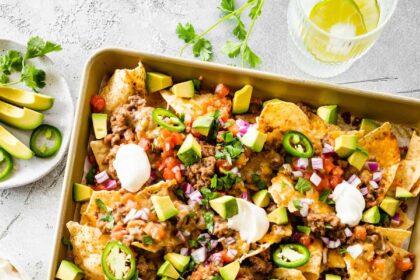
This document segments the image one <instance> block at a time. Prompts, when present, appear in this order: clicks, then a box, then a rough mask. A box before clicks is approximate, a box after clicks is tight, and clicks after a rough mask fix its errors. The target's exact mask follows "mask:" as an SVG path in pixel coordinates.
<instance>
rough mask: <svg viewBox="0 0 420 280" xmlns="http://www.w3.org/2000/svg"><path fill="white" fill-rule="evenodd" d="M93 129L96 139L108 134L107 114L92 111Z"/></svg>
mask: <svg viewBox="0 0 420 280" xmlns="http://www.w3.org/2000/svg"><path fill="white" fill-rule="evenodd" d="M92 123H93V131H94V132H95V137H96V139H102V138H104V137H105V136H106V135H107V134H108V115H107V114H100V113H93V114H92Z"/></svg>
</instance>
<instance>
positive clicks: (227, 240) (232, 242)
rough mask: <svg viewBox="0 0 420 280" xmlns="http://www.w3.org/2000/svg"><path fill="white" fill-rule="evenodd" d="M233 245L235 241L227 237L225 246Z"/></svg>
mask: <svg viewBox="0 0 420 280" xmlns="http://www.w3.org/2000/svg"><path fill="white" fill-rule="evenodd" d="M234 243H236V239H235V238H233V237H231V236H230V237H228V238H226V244H227V245H232V244H234Z"/></svg>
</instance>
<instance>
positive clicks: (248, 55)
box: [243, 46, 261, 68]
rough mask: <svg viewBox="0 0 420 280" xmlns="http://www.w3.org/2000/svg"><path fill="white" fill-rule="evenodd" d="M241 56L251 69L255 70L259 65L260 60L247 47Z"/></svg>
mask: <svg viewBox="0 0 420 280" xmlns="http://www.w3.org/2000/svg"><path fill="white" fill-rule="evenodd" d="M243 56H244V59H245V61H246V62H247V63H248V65H249V66H250V67H252V68H255V67H257V66H258V65H260V64H261V59H260V58H259V56H258V55H256V54H255V53H254V52H253V51H252V50H251V49H250V48H249V47H248V46H246V48H245V51H244V53H243Z"/></svg>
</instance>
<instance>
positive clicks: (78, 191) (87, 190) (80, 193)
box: [73, 183, 93, 202]
mask: <svg viewBox="0 0 420 280" xmlns="http://www.w3.org/2000/svg"><path fill="white" fill-rule="evenodd" d="M92 193H93V190H92V188H91V187H89V186H85V185H82V184H78V183H74V184H73V200H74V201H76V202H81V201H88V200H89V199H90V197H91V196H92Z"/></svg>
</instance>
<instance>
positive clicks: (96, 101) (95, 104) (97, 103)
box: [90, 95, 106, 113]
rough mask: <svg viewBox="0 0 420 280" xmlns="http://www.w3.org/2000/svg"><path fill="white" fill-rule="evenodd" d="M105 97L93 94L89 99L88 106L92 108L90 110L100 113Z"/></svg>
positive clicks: (103, 107)
mask: <svg viewBox="0 0 420 280" xmlns="http://www.w3.org/2000/svg"><path fill="white" fill-rule="evenodd" d="M105 105H106V102H105V98H103V97H102V96H100V95H94V96H92V97H91V99H90V106H91V108H92V112H94V113H101V112H103V111H104V109H105Z"/></svg>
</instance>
